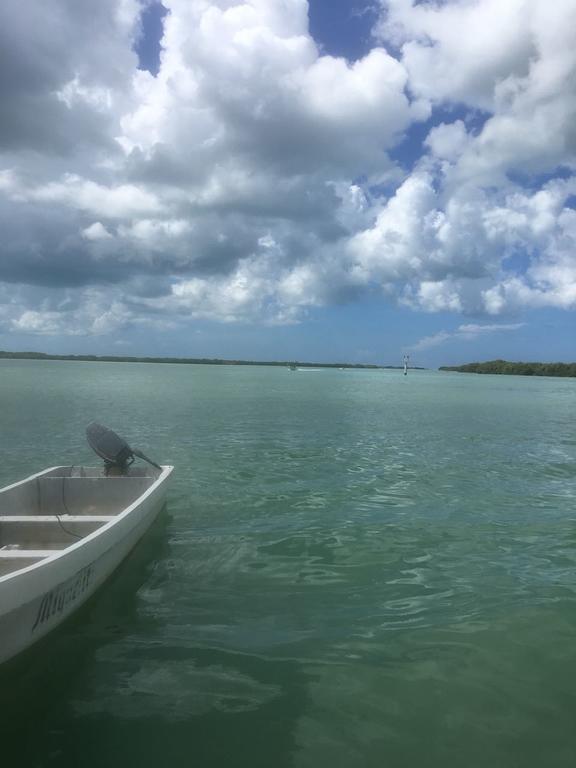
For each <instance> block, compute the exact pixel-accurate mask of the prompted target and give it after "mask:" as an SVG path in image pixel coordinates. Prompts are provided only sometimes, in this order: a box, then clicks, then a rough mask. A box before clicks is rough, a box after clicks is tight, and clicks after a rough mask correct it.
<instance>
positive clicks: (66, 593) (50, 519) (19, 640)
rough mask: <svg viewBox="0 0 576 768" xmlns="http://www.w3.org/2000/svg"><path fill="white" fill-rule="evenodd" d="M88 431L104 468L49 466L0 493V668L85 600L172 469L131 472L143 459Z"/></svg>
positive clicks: (158, 499)
mask: <svg viewBox="0 0 576 768" xmlns="http://www.w3.org/2000/svg"><path fill="white" fill-rule="evenodd" d="M90 430H92V431H90ZM87 433H88V439H89V441H90V443H91V445H92V447H94V448H95V450H96V451H97V453H99V454H100V455H101V456H102V457H103V458H104V459H105V466H104V467H80V466H73V467H68V466H64V467H52V468H50V469H45V470H44V471H43V472H39V473H37V474H35V475H31V476H30V477H28V478H26V479H25V480H22V481H21V482H18V483H15V484H13V485H9V486H7V487H6V488H3V489H1V490H0V663H3V662H6V661H8V660H9V659H11V658H13V657H14V656H16V655H17V654H19V653H20V652H21V651H24V650H25V649H26V648H28V647H30V646H32V645H33V644H34V643H36V642H37V641H38V640H40V639H41V638H42V637H44V635H46V634H48V633H49V632H51V631H52V630H53V629H54V628H55V627H57V626H58V625H59V624H61V623H62V622H63V621H64V620H65V619H66V618H67V617H68V616H70V615H71V614H72V613H74V612H75V611H76V610H77V609H78V608H79V607H80V606H81V605H82V604H83V603H85V602H86V600H87V599H88V598H89V597H90V596H91V595H92V594H93V593H94V592H95V591H96V590H97V589H98V587H100V586H101V585H102V584H103V582H104V581H105V580H106V579H107V578H108V577H109V576H110V575H111V574H112V572H113V571H114V570H115V569H116V568H117V566H118V565H119V564H120V563H121V562H122V560H124V558H125V557H126V556H127V555H128V554H129V553H130V551H131V550H132V548H133V547H134V545H135V544H136V543H137V542H138V540H139V539H140V538H141V537H142V536H143V534H144V533H145V532H146V530H147V529H148V528H149V526H150V525H151V523H152V522H153V520H154V519H155V518H156V516H157V514H158V512H159V511H160V510H161V509H162V507H163V506H164V504H165V499H166V488H167V480H168V478H169V477H170V475H171V473H172V470H173V467H171V466H162V467H161V466H159V465H157V464H154V463H153V462H151V463H152V464H153V467H150V468H148V467H144V468H142V467H139V468H133V467H131V466H130V465H131V464H132V462H133V460H134V456H135V455H138V456H141V457H142V458H146V457H144V456H143V454H141V453H140V452H139V451H136V450H133V449H131V448H130V447H129V446H128V445H127V444H126V443H125V442H124V441H123V440H122V439H121V438H119V437H118V436H117V435H116V434H115V433H114V432H112V431H111V430H107V429H106V428H105V427H100V426H99V425H95V424H93V425H90V427H89V428H88V430H87ZM115 440H116V442H115ZM146 460H147V461H150V460H149V459H146Z"/></svg>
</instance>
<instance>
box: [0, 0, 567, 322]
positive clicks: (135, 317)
mask: <svg viewBox="0 0 576 768" xmlns="http://www.w3.org/2000/svg"><path fill="white" fill-rule="evenodd" d="M31 2H32V6H30V4H28V5H27V8H26V9H25V10H24V9H23V6H22V5H21V4H18V3H16V0H8V2H7V3H5V4H4V5H3V6H2V9H1V10H0V22H2V23H1V24H0V50H2V51H3V54H2V55H3V57H4V58H3V61H5V66H4V69H3V71H5V72H6V73H8V76H7V77H6V78H4V79H3V80H2V83H1V84H0V95H1V96H2V99H3V100H2V103H3V105H4V110H3V116H2V118H1V119H0V216H1V217H2V222H3V228H2V231H3V246H2V259H0V286H1V284H2V282H1V281H6V284H8V283H9V284H10V285H20V286H28V287H30V290H27V289H23V290H22V291H21V292H20V294H19V299H18V302H17V303H15V304H10V306H9V308H8V310H6V312H4V311H3V313H2V322H3V323H4V324H5V325H6V324H8V327H9V328H13V329H17V330H19V331H26V332H30V333H53V334H59V333H66V332H67V330H66V329H73V332H76V331H77V329H82V332H83V333H95V334H100V333H115V332H117V331H118V329H120V328H122V327H125V326H126V325H127V324H132V323H145V322H154V323H157V324H162V323H167V324H171V323H174V322H176V323H180V322H185V321H186V318H190V317H204V318H210V319H213V320H221V321H224V322H239V321H249V322H264V323H277V322H283V323H290V322H295V321H297V320H298V319H299V318H302V317H305V316H306V312H307V310H308V308H311V307H317V306H321V305H325V304H329V303H331V302H341V301H346V300H349V299H351V298H355V299H358V298H359V297H361V296H362V295H363V293H368V294H373V292H374V291H375V290H376V291H380V292H381V293H382V294H383V295H384V296H386V297H387V299H388V300H389V301H398V302H400V303H401V304H403V305H404V306H408V307H411V308H413V309H415V310H419V311H426V312H438V311H451V312H455V313H478V314H480V313H482V312H484V313H487V314H488V315H498V314H506V313H508V312H511V311H512V312H521V311H522V310H523V309H524V308H539V307H556V308H562V309H574V308H575V307H576V256H575V254H576V224H575V217H576V214H575V212H574V210H573V207H572V201H571V196H573V195H574V194H575V193H576V184H575V182H574V181H573V180H571V179H565V180H560V179H556V180H553V181H547V182H542V181H541V180H539V179H538V177H535V176H531V177H530V182H531V183H530V185H529V186H527V185H523V184H522V183H520V182H519V181H518V178H517V177H516V176H514V174H518V173H522V174H525V175H528V176H529V175H530V174H534V173H540V172H543V173H545V174H547V177H550V176H554V175H555V172H556V170H557V168H558V166H559V165H562V166H564V168H565V170H564V172H563V175H564V176H567V175H568V171H567V170H566V169H573V168H574V165H575V162H576V161H575V150H576V146H575V145H576V139H575V136H576V134H575V132H574V125H575V124H576V112H575V110H576V92H575V88H576V86H575V82H576V48H575V46H574V45H573V29H574V28H575V23H576V5H575V4H574V0H557V3H556V4H555V6H554V12H553V13H551V12H550V9H549V4H547V3H545V2H544V0H509V2H500V0H466V1H464V0H462V1H461V2H451V3H418V4H416V3H415V2H412V1H411V0H389V1H388V3H387V11H388V13H387V17H386V21H385V23H381V24H380V27H379V34H380V44H378V45H377V46H375V47H374V48H373V49H372V50H371V51H370V53H369V54H368V55H367V56H365V57H364V58H362V59H360V60H359V61H356V62H348V61H346V60H344V59H343V58H337V57H334V56H328V55H323V54H322V52H321V51H320V50H319V49H318V46H317V45H316V43H315V41H314V40H313V39H312V37H311V36H310V33H309V30H308V13H307V12H308V6H307V3H306V1H305V0H286V1H284V0H282V1H281V0H166V2H165V5H166V7H167V8H168V10H169V13H168V15H167V16H166V21H165V32H164V38H163V40H162V46H163V53H162V60H161V68H160V71H159V73H158V76H157V77H153V76H152V75H150V74H149V73H148V72H143V71H140V70H137V68H136V57H135V55H134V53H133V52H132V44H133V41H134V38H135V35H136V34H137V30H138V13H139V5H138V3H137V2H136V0H102V1H101V2H99V3H98V4H97V8H92V7H91V8H90V13H88V10H87V8H85V7H84V6H83V4H77V3H76V4H75V3H68V2H65V0H53V3H52V4H51V7H50V11H49V12H48V11H47V10H46V7H45V4H43V3H40V2H39V0H31ZM31 17H33V18H34V19H35V20H36V21H35V23H34V24H30V23H29V18H31ZM390 39H393V41H394V42H395V44H397V45H399V46H400V49H399V50H400V55H399V56H397V57H395V56H393V55H391V53H390V52H389V51H387V49H386V45H387V44H388V41H389V40H390ZM13 42H14V44H12V43H13ZM16 43H17V44H16ZM454 107H456V108H457V111H455V112H454V113H453V115H454V116H453V118H450V117H447V115H449V114H450V112H449V111H446V110H447V109H448V110H449V109H452V108H454ZM431 110H432V121H431V123H430V129H429V130H428V135H427V138H426V139H425V141H424V145H423V147H422V148H421V150H420V151H421V153H422V155H421V157H420V159H419V160H417V162H415V163H414V166H413V168H412V170H411V171H409V172H408V171H404V170H402V169H401V168H400V166H399V165H398V164H396V163H395V162H393V160H392V159H391V154H390V153H391V152H392V151H393V150H395V149H397V148H398V146H399V144H400V143H401V141H402V138H403V136H404V135H405V132H406V131H407V129H409V128H410V126H411V125H413V124H414V123H415V122H417V121H422V120H424V119H426V118H427V117H428V116H429V114H430V111H431ZM39 115H41V119H39ZM39 286H40V287H39ZM42 292H43V294H44V295H42ZM63 292H65V293H66V297H67V300H66V301H65V302H64V304H62V305H59V304H58V302H57V300H56V297H58V301H60V300H61V299H62V293H63ZM8 293H9V292H8ZM6 295H8V294H6ZM80 303H83V304H84V305H85V307H84V309H82V308H81V307H80ZM7 318H8V319H7ZM3 327H4V326H3ZM484 327H485V328H487V327H490V326H484ZM71 332H72V331H71ZM460 333H463V332H460Z"/></svg>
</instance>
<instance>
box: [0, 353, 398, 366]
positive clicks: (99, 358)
mask: <svg viewBox="0 0 576 768" xmlns="http://www.w3.org/2000/svg"><path fill="white" fill-rule="evenodd" d="M2 359H10V360H73V361H77V362H85V363H86V362H87V363H90V362H96V363H176V364H180V365H276V366H278V365H279V366H289V365H297V366H298V367H299V368H369V369H377V368H382V367H387V368H392V367H400V366H380V365H370V364H368V363H366V364H352V363H300V362H296V361H293V360H290V361H285V362H258V361H255V360H220V359H217V358H215V359H213V358H206V357H114V356H112V355H48V354H45V353H44V352H3V351H2V350H0V360H2Z"/></svg>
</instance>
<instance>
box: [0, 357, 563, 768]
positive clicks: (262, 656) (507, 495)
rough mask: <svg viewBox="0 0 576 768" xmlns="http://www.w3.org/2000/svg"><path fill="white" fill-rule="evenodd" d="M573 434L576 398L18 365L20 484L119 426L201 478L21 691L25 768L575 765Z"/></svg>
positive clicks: (4, 477)
mask: <svg viewBox="0 0 576 768" xmlns="http://www.w3.org/2000/svg"><path fill="white" fill-rule="evenodd" d="M575 414H576V382H574V381H570V380H566V379H530V378H518V377H498V376H470V375H462V374H448V373H444V374H441V373H435V372H418V373H416V372H413V373H411V374H410V375H409V376H408V377H406V378H404V377H403V376H401V375H400V374H399V372H396V371H385V372H384V371H383V372H368V371H366V372H364V371H338V370H322V371H306V372H304V371H299V372H296V373H293V372H290V371H288V370H286V369H275V368H249V367H246V368H244V367H238V368H234V367H216V366H175V365H140V364H116V363H111V364H105V363H97V364H91V363H62V362H28V361H2V362H0V434H1V436H2V449H3V450H2V463H1V465H0V483H1V484H2V485H4V484H7V483H8V482H12V481H14V480H16V479H20V478H21V477H24V476H26V475H27V474H30V473H32V472H35V471H38V470H40V469H42V468H44V467H46V466H51V465H53V464H56V463H66V464H68V463H71V464H89V463H93V461H92V457H91V454H90V451H89V449H88V448H87V446H86V445H85V443H84V436H83V430H84V427H85V425H86V424H87V423H88V422H89V421H91V420H93V419H97V420H100V421H102V422H103V423H106V424H108V425H110V426H112V427H113V428H115V429H117V430H118V431H119V432H121V433H123V434H125V435H126V436H127V437H128V438H129V440H130V442H131V443H132V444H133V445H137V446H139V447H141V448H142V449H143V450H145V452H147V453H149V454H150V455H151V456H152V457H153V458H155V459H157V460H160V461H162V462H163V463H172V464H174V465H175V466H176V472H175V475H174V481H173V485H172V487H171V491H170V495H169V508H168V512H167V514H166V515H165V516H164V517H163V518H162V519H161V520H160V521H159V524H158V525H157V526H155V528H154V530H153V531H152V532H151V535H149V536H148V537H147V539H146V540H145V541H144V542H143V543H142V545H141V546H140V548H139V549H138V550H137V552H136V553H135V555H134V556H133V558H132V559H131V560H130V561H128V562H127V563H126V564H125V565H124V567H123V568H122V569H121V570H120V571H119V572H118V573H117V574H116V576H115V577H114V579H113V581H112V582H111V583H109V585H108V586H107V587H106V588H105V589H104V590H103V591H102V592H101V593H100V594H99V595H98V596H97V597H96V598H95V600H93V601H92V602H91V603H90V604H89V605H88V606H87V608H86V609H85V610H84V611H83V612H82V613H81V615H80V616H78V617H77V618H76V619H75V620H74V621H73V622H72V623H71V624H69V625H67V626H66V627H65V628H64V630H63V631H60V632H58V633H56V634H55V635H54V636H53V637H52V638H51V639H50V640H49V642H48V643H46V644H45V646H43V647H42V648H41V649H40V650H39V651H38V652H36V653H34V654H32V655H31V657H30V658H27V659H26V660H25V664H23V665H17V668H16V669H12V670H10V672H9V675H5V677H4V678H3V679H2V680H1V681H0V686H1V695H0V702H1V704H0V706H1V707H2V713H1V714H2V718H1V719H0V723H1V724H0V736H1V747H0V748H1V749H2V754H3V764H4V762H5V763H6V765H26V766H27V765H35V766H66V767H68V766H70V767H72V766H73V767H76V766H83V767H86V768H92V767H93V766H94V767H95V766H107V767H108V766H112V767H113V768H115V767H116V766H119V767H120V766H122V768H128V767H131V766H138V767H139V768H147V766H155V767H156V766H158V765H164V766H199V767H201V768H212V767H216V766H217V767H218V768H220V767H222V768H224V767H229V766H246V767H249V766H267V767H268V766H270V767H274V766H295V767H296V768H300V767H301V768H308V767H309V768H312V767H313V768H324V766H331V767H332V768H339V767H342V768H344V767H346V768H347V767H348V766H370V767H371V766H374V767H376V766H386V768H400V767H402V768H404V767H407V768H412V766H442V767H443V768H452V767H454V768H463V767H466V768H475V767H476V766H477V767H478V768H480V767H482V768H483V767H484V766H490V767H491V768H500V767H502V768H512V767H514V766H519V767H520V766H521V767H522V768H531V767H532V766H534V768H536V767H538V768H541V766H544V765H546V766H569V765H573V764H575V763H576V728H575V723H576V433H575V418H576V417H575ZM0 642H1V638H0ZM17 756H18V757H17ZM8 758H10V759H8Z"/></svg>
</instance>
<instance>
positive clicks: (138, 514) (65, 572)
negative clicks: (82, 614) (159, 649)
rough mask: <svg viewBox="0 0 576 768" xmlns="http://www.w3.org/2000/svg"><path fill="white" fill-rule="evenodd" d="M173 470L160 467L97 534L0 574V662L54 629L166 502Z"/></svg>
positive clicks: (112, 567)
mask: <svg viewBox="0 0 576 768" xmlns="http://www.w3.org/2000/svg"><path fill="white" fill-rule="evenodd" d="M171 471H172V468H171V467H164V468H163V474H164V473H165V475H166V476H165V477H163V478H162V481H161V482H158V484H155V485H154V486H152V488H151V489H150V490H149V491H147V492H146V493H145V494H144V495H143V497H142V498H141V499H137V500H136V501H135V502H134V504H132V505H131V506H130V507H129V508H128V509H127V510H125V511H124V512H123V513H121V514H120V515H118V519H117V520H115V521H114V522H113V524H111V525H109V526H105V527H104V528H103V529H102V530H101V531H98V534H97V535H95V536H91V537H88V538H87V539H86V540H85V541H81V542H79V544H78V545H76V546H75V547H71V548H70V549H69V550H67V551H65V552H63V553H62V554H60V555H59V556H57V557H54V558H49V559H48V560H47V561H45V562H43V563H41V564H38V565H36V566H35V567H32V568H28V569H26V570H24V571H22V572H21V573H18V574H15V575H14V576H13V578H10V579H0V664H3V663H4V662H7V661H9V660H11V659H13V658H14V657H16V656H17V655H18V654H20V653H22V652H23V651H25V650H27V649H28V648H30V647H31V646H33V645H34V644H35V643H36V642H38V641H39V640H41V639H42V638H43V637H45V636H46V635H47V634H48V633H49V632H52V631H53V630H54V629H56V628H57V627H58V626H59V625H60V624H61V623H62V622H63V621H65V620H66V619H67V618H68V617H69V616H71V615H72V614H73V613H75V611H77V610H78V609H79V608H80V607H81V606H82V605H83V604H84V603H85V602H86V601H87V600H88V599H89V598H90V597H91V596H92V595H93V594H94V592H96V591H97V590H98V588H99V587H101V586H102V585H103V584H104V582H105V581H106V580H107V579H108V577H109V576H111V575H112V573H113V572H114V571H115V570H116V568H117V567H118V566H119V565H120V564H121V563H122V561H123V560H124V559H125V558H126V557H127V555H128V554H129V553H130V551H131V550H132V549H133V548H134V547H135V546H136V544H137V543H138V541H139V540H140V539H141V538H142V536H143V535H144V534H145V533H146V531H147V530H148V529H149V527H150V526H151V525H152V523H153V522H154V520H155V519H156V517H157V515H158V513H159V512H160V510H161V509H162V508H163V506H164V505H165V502H166V483H165V482H164V481H165V480H166V479H167V477H168V476H169V474H170V473H171ZM0 519H1V518H0Z"/></svg>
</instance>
